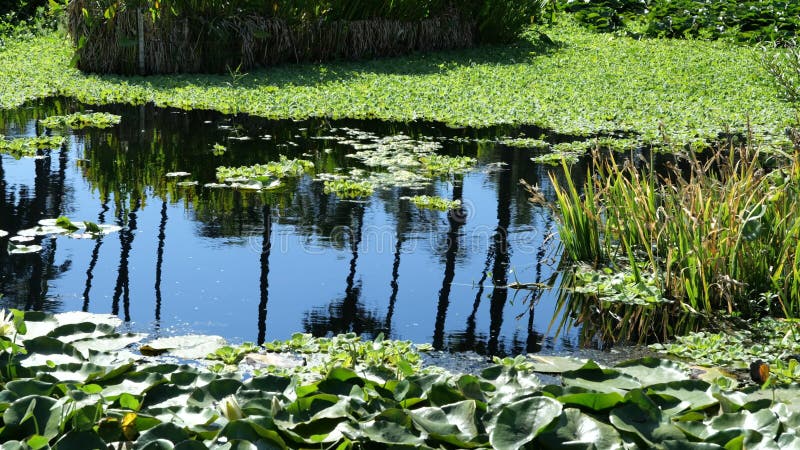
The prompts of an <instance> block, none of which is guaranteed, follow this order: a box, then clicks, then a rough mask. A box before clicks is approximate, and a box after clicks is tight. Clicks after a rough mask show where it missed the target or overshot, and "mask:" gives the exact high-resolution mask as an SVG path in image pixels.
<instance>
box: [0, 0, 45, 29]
mask: <svg viewBox="0 0 800 450" xmlns="http://www.w3.org/2000/svg"><path fill="white" fill-rule="evenodd" d="M45 6H47V1H45V0H3V2H2V3H0V22H8V23H16V22H19V21H25V20H28V19H31V18H33V17H34V16H36V10H37V9H39V8H44V7H45Z"/></svg>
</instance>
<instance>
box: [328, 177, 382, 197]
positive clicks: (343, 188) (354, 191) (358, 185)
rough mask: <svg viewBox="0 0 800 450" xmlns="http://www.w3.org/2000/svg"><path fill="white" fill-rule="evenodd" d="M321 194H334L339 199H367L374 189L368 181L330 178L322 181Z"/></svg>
mask: <svg viewBox="0 0 800 450" xmlns="http://www.w3.org/2000/svg"><path fill="white" fill-rule="evenodd" d="M323 192H325V193H326V194H335V195H336V196H337V197H340V198H346V199H353V198H363V197H369V196H370V195H372V193H373V192H375V187H374V186H373V185H372V183H370V182H369V181H354V180H349V179H347V178H330V179H326V180H324V187H323Z"/></svg>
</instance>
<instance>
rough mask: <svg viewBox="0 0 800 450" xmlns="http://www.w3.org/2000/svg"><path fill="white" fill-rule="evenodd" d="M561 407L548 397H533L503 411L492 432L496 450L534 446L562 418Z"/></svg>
mask: <svg viewBox="0 0 800 450" xmlns="http://www.w3.org/2000/svg"><path fill="white" fill-rule="evenodd" d="M561 409H562V406H561V404H560V403H558V402H557V401H555V400H553V399H551V398H549V397H531V398H526V399H522V400H519V401H516V402H514V403H511V404H509V405H506V406H504V407H502V408H501V409H500V411H499V413H498V414H497V417H496V418H495V419H494V420H493V422H492V424H491V425H490V426H489V427H488V428H489V441H490V442H491V444H492V447H493V448H496V449H500V450H517V449H519V448H521V447H522V446H524V445H526V444H527V443H529V442H531V441H532V440H533V439H534V438H535V437H536V436H537V435H538V434H539V433H540V432H541V431H542V430H543V429H544V428H545V427H546V426H547V425H549V424H550V422H552V421H553V420H554V419H556V418H557V417H559V416H560V415H561Z"/></svg>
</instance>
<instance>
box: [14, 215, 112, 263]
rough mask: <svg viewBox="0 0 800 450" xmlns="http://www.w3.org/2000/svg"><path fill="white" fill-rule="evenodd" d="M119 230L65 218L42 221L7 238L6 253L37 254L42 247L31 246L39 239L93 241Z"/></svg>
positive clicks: (110, 226)
mask: <svg viewBox="0 0 800 450" xmlns="http://www.w3.org/2000/svg"><path fill="white" fill-rule="evenodd" d="M121 229H122V228H121V227H119V226H117V225H110V224H96V223H94V222H90V221H84V222H79V223H78V224H75V223H73V222H72V221H71V220H70V219H69V218H68V217H65V216H61V217H59V218H57V219H42V220H40V221H39V223H38V225H37V226H35V227H33V228H26V229H24V230H20V231H18V232H17V234H16V235H15V236H13V237H11V238H9V242H8V252H9V253H10V254H12V255H14V254H23V253H36V252H39V251H41V250H42V247H41V246H40V245H35V244H32V243H33V242H34V241H35V240H36V239H37V238H39V237H44V236H68V237H71V238H74V239H95V238H98V237H100V236H103V235H106V234H110V233H114V232H117V231H119V230H121ZM3 233H5V234H8V233H6V232H4V231H3V232H0V237H3V236H4V234H3Z"/></svg>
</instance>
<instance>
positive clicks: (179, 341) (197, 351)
mask: <svg viewBox="0 0 800 450" xmlns="http://www.w3.org/2000/svg"><path fill="white" fill-rule="evenodd" d="M225 344H226V342H225V339H223V338H221V337H219V336H204V335H197V334H193V335H187V336H175V337H168V338H161V339H156V340H154V341H150V342H148V343H147V345H148V346H149V347H150V348H152V349H155V350H163V351H165V352H166V353H167V354H170V355H172V356H175V357H178V358H183V359H203V358H205V357H206V355H208V354H209V353H214V351H216V350H217V349H219V348H220V347H223V346H224V345H225Z"/></svg>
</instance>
